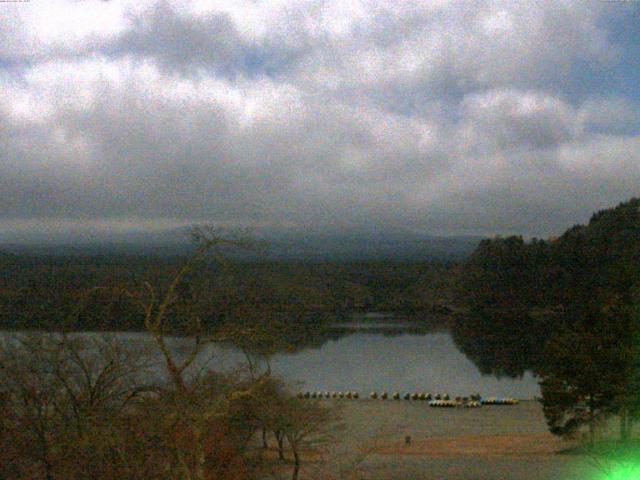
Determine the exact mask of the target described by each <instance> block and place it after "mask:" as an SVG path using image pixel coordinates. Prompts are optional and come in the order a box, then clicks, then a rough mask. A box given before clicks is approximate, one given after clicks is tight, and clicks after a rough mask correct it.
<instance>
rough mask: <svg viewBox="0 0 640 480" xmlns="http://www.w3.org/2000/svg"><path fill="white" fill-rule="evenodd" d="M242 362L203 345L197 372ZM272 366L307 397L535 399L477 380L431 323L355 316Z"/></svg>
mask: <svg viewBox="0 0 640 480" xmlns="http://www.w3.org/2000/svg"><path fill="white" fill-rule="evenodd" d="M80 335H87V336H91V335H98V334H96V333H82V334H80ZM113 335H115V336H116V337H118V338H120V339H124V340H126V341H127V342H132V343H135V344H137V345H140V346H142V345H144V344H148V342H150V337H149V336H148V335H147V334H145V333H131V332H126V333H115V334H113ZM192 342H193V340H191V339H188V338H177V337H174V338H170V339H168V343H169V345H170V347H171V348H172V349H173V350H174V351H175V352H176V353H177V354H178V355H180V354H181V353H182V354H185V355H186V354H187V352H188V351H189V346H190V345H191V344H192ZM151 347H152V349H153V345H151ZM158 360H160V357H159V355H158ZM244 362H245V357H244V354H243V353H242V352H240V351H239V350H237V349H234V348H232V347H228V346H227V347H225V346H221V345H208V346H207V347H206V348H205V349H204V350H203V351H202V352H201V354H200V357H199V359H198V364H197V366H196V368H200V369H202V368H210V369H213V370H222V371H228V372H230V371H233V370H234V369H237V368H238V367H240V366H241V365H242V364H243V363H244ZM270 363H271V367H272V371H273V372H274V373H275V374H277V375H280V376H282V377H283V378H284V379H285V380H287V381H288V382H291V383H292V384H296V385H297V387H298V388H300V389H307V390H322V391H325V390H326V391H333V390H335V391H340V390H356V391H359V392H361V393H362V394H367V393H368V392H369V391H372V390H378V391H381V390H388V391H390V392H391V391H394V390H397V391H400V392H408V391H425V392H433V393H435V392H440V393H449V394H450V395H452V396H457V395H469V394H471V393H475V392H480V393H481V394H483V395H485V396H492V395H495V396H510V397H516V398H533V397H534V396H538V395H539V393H540V391H539V387H538V385H537V381H536V379H535V378H533V377H532V376H531V374H529V373H526V374H525V375H524V376H523V377H522V378H516V379H514V378H496V377H495V376H491V375H483V374H482V373H481V372H480V370H479V369H478V368H477V367H476V366H475V365H474V363H473V362H472V361H471V360H469V359H468V358H467V357H466V356H465V355H464V354H463V353H462V352H461V351H460V350H459V349H458V347H457V346H456V344H455V343H454V341H453V339H452V336H451V334H450V332H449V331H447V330H446V328H445V327H444V325H443V323H442V322H441V321H439V320H438V319H436V318H434V319H431V320H428V319H427V320H426V321H425V319H421V320H420V321H415V319H411V318H403V317H397V316H396V317H391V316H389V317H379V316H374V317H371V316H370V317H362V316H360V317H352V318H350V319H348V321H344V322H332V323H330V324H328V326H325V327H323V328H321V329H318V330H317V331H314V332H313V335H309V336H307V337H305V339H304V341H301V342H300V344H299V345H298V346H297V348H296V349H295V351H294V352H292V353H281V354H276V355H274V356H273V357H272V358H271V361H270Z"/></svg>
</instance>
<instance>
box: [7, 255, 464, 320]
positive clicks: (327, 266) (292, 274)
mask: <svg viewBox="0 0 640 480" xmlns="http://www.w3.org/2000/svg"><path fill="white" fill-rule="evenodd" d="M184 258H185V257H182V256H180V257H155V256H124V255H114V256H28V255H10V254H5V255H3V256H2V257H0V326H1V327H2V328H9V329H20V328H46V329H61V328H66V329H77V330H136V329H141V328H142V327H143V325H142V323H141V322H142V318H141V316H140V312H139V311H137V309H136V308H135V306H134V305H133V304H132V302H131V300H130V299H128V298H127V297H126V295H125V294H124V291H125V290H130V289H135V288H137V287H138V286H139V285H141V284H143V283H144V282H149V283H150V284H152V285H158V286H159V288H161V289H162V288H164V287H165V286H166V285H167V283H168V282H169V280H170V279H171V278H172V275H174V274H175V272H176V270H177V269H178V268H179V266H180V265H181V263H182V262H183V261H184ZM454 269H455V267H454V265H453V264H446V263H431V262H392V261H385V262H382V261H380V262H372V261H362V262H303V261H264V262H256V261H251V262H249V261H243V262H224V263H222V264H221V263H218V262H211V263H208V264H207V265H205V266H204V268H203V269H202V270H201V271H199V272H198V279H197V281H196V279H195V278H194V279H191V281H190V282H189V285H190V286H189V288H191V289H196V288H197V289H199V291H198V292H197V294H198V295H199V296H200V297H206V299H207V304H208V306H207V309H208V310H207V312H205V313H204V316H203V321H204V322H205V323H206V324H208V325H210V326H211V327H214V326H215V325H216V324H218V323H219V322H220V321H221V320H223V319H225V318H229V317H231V316H233V315H235V316H236V317H240V316H242V315H244V316H246V315H249V311H250V310H254V311H255V314H256V315H258V314H266V313H267V312H270V313H271V314H275V313H279V314H283V315H284V314H287V315H288V316H289V317H290V319H291V321H292V322H295V321H297V320H300V319H304V318H305V317H307V316H313V315H315V317H316V318H317V317H319V316H320V317H321V316H323V315H328V314H329V315H333V316H335V315H337V316H340V315H344V314H347V313H350V312H357V311H382V312H389V311H393V312H404V313H417V312H439V313H447V312H449V311H450V310H451V309H452V308H454V306H455V298H454V289H453V284H454V281H455V279H454V276H453V274H452V272H453V271H454ZM193 295H196V292H195V291H194V292H193ZM193 295H192V297H193ZM241 311H242V312H241ZM241 314H242V315H241ZM70 322H71V323H70Z"/></svg>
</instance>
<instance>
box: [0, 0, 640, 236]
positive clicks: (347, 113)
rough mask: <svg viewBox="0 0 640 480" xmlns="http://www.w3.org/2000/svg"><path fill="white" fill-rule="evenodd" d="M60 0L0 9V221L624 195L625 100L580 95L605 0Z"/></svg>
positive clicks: (297, 221)
mask: <svg viewBox="0 0 640 480" xmlns="http://www.w3.org/2000/svg"><path fill="white" fill-rule="evenodd" d="M61 5H62V6H63V7H64V8H63V12H64V11H66V12H70V11H73V15H75V16H76V19H77V20H78V21H77V22H76V23H72V24H69V23H68V22H67V23H65V22H64V21H63V19H62V17H60V16H57V14H56V11H55V10H51V11H47V12H44V13H43V12H41V11H38V10H36V9H34V5H30V4H29V5H27V4H25V7H24V9H23V10H17V9H16V8H12V10H11V13H12V14H15V16H16V17H15V21H8V20H6V19H3V20H1V21H0V38H8V39H12V41H10V42H7V43H4V44H3V45H2V46H1V47H0V67H2V65H5V68H4V69H3V70H0V88H2V91H3V92H4V94H3V95H2V96H0V118H1V120H0V142H2V145H3V149H2V150H1V151H0V202H1V204H2V205H3V209H2V210H0V223H1V224H2V228H1V229H0V230H4V231H7V230H9V229H11V228H18V227H19V228H31V229H37V228H50V227H51V225H53V224H56V223H58V224H59V225H65V228H67V227H68V228H72V227H73V228H81V227H82V225H98V224H99V225H102V227H101V228H107V227H106V226H108V225H113V228H116V229H117V228H129V227H133V226H136V225H139V226H141V227H144V228H152V226H153V225H163V226H171V225H179V224H183V223H188V222H192V221H212V222H220V223H229V224H235V225H255V226H258V227H264V228H277V227H286V228H291V229H299V230H305V231H310V230H312V229H316V230H318V231H327V230H339V231H355V230H371V229H378V230H384V229H393V230H406V231H414V232H415V231H422V232H428V233H433V234H454V233H481V234H492V233H514V232H520V233H525V234H533V235H548V234H553V233H558V232H560V231H562V230H563V229H564V228H566V227H568V226H569V225H570V224H572V223H574V222H575V221H578V220H585V219H586V218H588V214H589V213H590V212H591V211H592V210H595V209H599V208H602V207H604V206H606V205H609V204H614V203H617V202H618V201H621V200H623V199H624V198H626V197H629V196H632V195H634V194H637V193H638V192H637V185H638V184H640V170H639V168H638V167H637V166H638V165H640V158H638V154H637V152H638V151H640V149H638V145H639V143H640V125H639V120H638V117H639V114H638V112H639V109H638V105H639V102H640V99H639V98H630V97H625V96H624V95H621V94H619V93H617V92H604V93H603V92H594V94H593V95H592V96H590V97H588V98H582V95H577V93H576V92H578V90H579V88H578V86H577V85H578V84H579V83H580V82H581V77H580V76H579V75H576V73H575V72H576V69H577V66H579V65H582V64H584V62H587V63H588V64H589V68H590V72H591V73H590V74H591V75H595V74H594V73H593V72H598V71H602V72H610V71H616V72H617V75H619V76H623V77H624V76H625V75H627V72H626V71H625V69H624V65H623V64H621V63H620V61H619V58H620V54H621V52H624V49H625V48H631V47H629V45H630V44H633V42H631V43H630V42H629V39H626V41H625V42H624V43H616V42H614V41H613V40H611V38H610V35H608V31H607V19H608V17H609V15H611V13H610V12H609V11H608V10H607V8H606V7H605V6H604V5H603V2H586V3H581V4H579V5H578V4H574V3H564V2H533V3H532V2H528V3H519V2H497V3H492V4H490V5H488V4H486V3H483V2H472V1H465V2H452V3H449V2H439V3H436V4H434V5H433V6H425V5H423V3H422V2H403V3H402V5H401V6H398V4H397V3H392V2H384V1H367V2H365V1H361V2H342V1H338V0H331V1H330V0H324V1H320V0H313V1H312V0H308V1H302V2H295V3H294V4H290V5H288V6H287V5H284V6H283V5H282V4H279V3H277V2H272V3H271V2H263V3H260V4H258V3H254V2H250V1H248V0H247V1H246V2H243V1H235V2H220V4H216V5H215V6H214V7H211V8H209V9H208V10H205V11H200V10H199V9H198V5H199V4H198V2H193V3H189V4H186V3H180V2H168V1H163V2H159V3H154V2H148V3H143V4H139V2H136V3H133V2H132V3H130V4H129V3H127V2H122V3H118V2H108V3H107V4H104V2H87V3H86V4H85V3H82V4H78V3H74V4H73V5H72V6H73V10H70V7H69V4H67V3H65V2H62V3H61ZM44 14H47V15H48V16H49V17H50V22H49V23H46V22H44V21H43V15H44ZM617 15H619V14H617ZM100 18H104V19H105V21H104V22H103V23H100V22H99V19H100ZM57 20H60V22H57ZM80 20H83V21H80ZM92 22H93V23H92ZM47 25H48V26H47ZM2 62H4V63H2Z"/></svg>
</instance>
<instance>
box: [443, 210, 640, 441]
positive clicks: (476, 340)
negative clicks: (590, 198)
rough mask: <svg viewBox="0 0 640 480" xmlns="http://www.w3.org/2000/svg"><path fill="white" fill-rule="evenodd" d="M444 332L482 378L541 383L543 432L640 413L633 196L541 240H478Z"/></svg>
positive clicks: (637, 214)
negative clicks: (529, 378)
mask: <svg viewBox="0 0 640 480" xmlns="http://www.w3.org/2000/svg"><path fill="white" fill-rule="evenodd" d="M463 272H464V273H463V275H462V276H461V282H460V286H461V288H460V294H461V298H463V299H464V303H465V305H466V307H467V310H466V312H465V314H463V315H459V316H458V318H457V320H456V322H455V324H454V328H453V333H454V338H455V339H456V341H457V343H458V345H459V346H460V347H461V349H462V350H463V351H464V352H465V353H466V354H467V355H468V356H469V357H470V358H472V359H473V360H474V361H475V362H476V364H477V365H478V366H479V368H480V369H481V370H482V371H483V372H485V373H493V374H497V375H510V376H517V375H521V374H522V373H523V372H524V371H526V370H531V371H533V372H534V373H536V374H537V375H538V376H539V377H540V379H541V388H542V395H543V398H542V402H543V406H544V412H545V415H546V417H547V421H548V423H549V427H550V429H551V431H552V432H554V433H557V434H559V435H572V434H574V433H575V432H576V431H577V430H578V429H579V428H580V427H581V426H583V425H585V424H586V425H588V426H589V427H590V438H591V440H592V441H593V438H594V435H595V432H594V429H595V426H596V424H597V423H598V422H599V421H601V420H603V419H604V418H606V417H607V416H609V415H611V414H618V415H619V416H620V418H621V424H620V434H621V437H623V438H626V437H628V434H629V431H630V429H631V426H632V422H633V420H634V419H636V418H637V417H638V415H639V414H640V410H639V408H638V407H639V406H640V394H639V392H640V388H639V387H640V378H639V373H640V369H639V368H638V367H639V366H640V365H639V364H638V362H639V359H640V335H639V334H640V308H639V307H640V199H632V200H630V201H628V202H625V203H622V204H620V205H618V206H617V207H615V208H612V209H607V210H602V211H600V212H597V213H595V214H594V215H593V216H592V217H591V220H590V221H589V223H588V225H576V226H574V227H573V228H570V229H569V230H567V231H566V232H565V233H564V234H563V235H562V236H560V237H558V238H554V239H550V240H546V241H545V240H538V239H533V240H531V241H530V242H525V241H524V240H523V238H522V237H508V238H496V239H492V240H484V241H482V242H481V244H480V245H479V246H478V248H477V249H476V251H475V252H474V253H473V255H472V256H471V258H470V259H469V261H468V262H466V263H465V265H464V268H463Z"/></svg>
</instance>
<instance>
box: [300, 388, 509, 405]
mask: <svg viewBox="0 0 640 480" xmlns="http://www.w3.org/2000/svg"><path fill="white" fill-rule="evenodd" d="M298 398H317V399H320V398H336V399H342V398H346V399H358V398H360V394H359V393H358V392H354V391H346V392H326V391H325V392H299V393H298ZM369 398H370V399H372V400H387V399H389V398H391V399H393V400H400V399H401V398H404V399H405V400H422V401H428V402H429V406H432V407H444V408H446V407H457V406H465V407H471V408H475V407H480V406H481V405H517V404H518V400H516V399H514V398H511V397H488V398H483V397H482V396H481V395H480V394H479V393H476V394H473V395H470V396H468V397H455V398H451V397H450V396H449V394H447V393H445V394H440V393H436V394H431V393H425V392H413V393H405V394H404V395H401V394H400V392H393V393H392V394H389V393H388V392H381V393H378V392H371V393H370V394H369Z"/></svg>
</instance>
